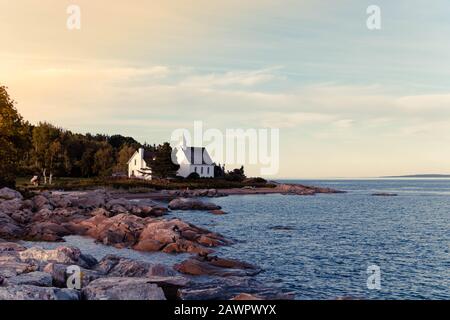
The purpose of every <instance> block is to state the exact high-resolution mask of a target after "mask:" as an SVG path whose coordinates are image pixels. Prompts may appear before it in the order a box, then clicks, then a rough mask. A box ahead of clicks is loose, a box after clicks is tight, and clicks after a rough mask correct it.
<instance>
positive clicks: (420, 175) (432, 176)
mask: <svg viewBox="0 0 450 320" xmlns="http://www.w3.org/2000/svg"><path fill="white" fill-rule="evenodd" d="M380 178H419V179H423V178H428V179H429V178H437V179H439V178H450V174H411V175H404V176H385V177H380Z"/></svg>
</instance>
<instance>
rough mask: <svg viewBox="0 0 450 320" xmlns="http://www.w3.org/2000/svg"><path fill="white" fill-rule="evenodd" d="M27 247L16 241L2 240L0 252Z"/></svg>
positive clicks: (20, 249)
mask: <svg viewBox="0 0 450 320" xmlns="http://www.w3.org/2000/svg"><path fill="white" fill-rule="evenodd" d="M26 249H27V248H25V247H24V246H21V245H20V244H18V243H15V242H0V254H4V253H8V252H18V251H24V250H26Z"/></svg>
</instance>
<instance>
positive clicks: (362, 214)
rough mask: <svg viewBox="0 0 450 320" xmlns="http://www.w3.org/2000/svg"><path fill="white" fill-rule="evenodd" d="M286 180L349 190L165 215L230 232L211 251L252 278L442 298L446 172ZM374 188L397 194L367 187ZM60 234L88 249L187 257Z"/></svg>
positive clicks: (357, 294)
mask: <svg viewBox="0 0 450 320" xmlns="http://www.w3.org/2000/svg"><path fill="white" fill-rule="evenodd" d="M290 182H293V181H290ZM295 182H299V183H304V184H309V185H316V186H328V187H332V188H336V189H339V190H344V191H348V193H346V194H329V195H316V196H283V195H265V196H261V195H260V196H230V197H224V198H216V199H212V200H213V201H214V202H215V203H217V204H219V205H221V206H222V207H223V208H224V210H225V211H227V212H229V214H228V215H224V216H213V215H211V214H210V213H207V212H198V211H192V212H173V213H172V215H174V216H179V217H181V218H182V219H184V220H187V221H190V222H192V223H194V224H197V225H199V226H204V227H207V228H209V229H211V230H213V231H216V232H220V233H222V234H224V235H225V236H228V237H231V238H234V239H236V240H237V241H238V242H237V243H236V244H234V245H232V246H230V247H222V248H218V249H217V253H218V254H219V255H222V256H227V257H232V258H237V259H241V260H245V261H248V262H252V263H255V264H257V265H259V266H261V267H263V268H264V269H265V272H263V273H261V274H260V275H258V278H259V280H261V281H263V282H264V283H265V284H267V285H270V286H276V287H278V288H279V289H280V290H282V291H285V292H294V293H295V295H296V298H297V299H335V298H337V297H349V296H350V297H354V298H368V299H450V255H449V250H450V247H449V246H450V232H449V231H450V180H411V179H404V180H332V181H324V180H321V181H312V180H309V181H295ZM374 192H394V193H397V194H398V195H399V196H397V197H373V196H371V194H372V193H374ZM68 240H69V241H68V242H69V244H73V245H76V246H78V247H80V248H81V249H82V250H83V252H86V253H90V254H93V255H95V256H96V257H97V258H101V257H102V256H103V255H105V254H107V253H115V254H117V253H119V254H120V255H123V256H127V257H131V258H134V259H140V260H147V261H158V262H166V263H174V262H175V261H179V260H180V259H183V258H186V256H172V255H166V254H150V253H137V252H135V251H133V250H127V249H125V250H117V249H114V248H111V247H105V246H101V245H96V244H94V243H93V241H92V240H86V239H82V238H79V237H69V238H68ZM374 264H375V265H378V266H379V267H380V268H381V290H368V289H367V285H366V283H367V267H368V266H370V265H374Z"/></svg>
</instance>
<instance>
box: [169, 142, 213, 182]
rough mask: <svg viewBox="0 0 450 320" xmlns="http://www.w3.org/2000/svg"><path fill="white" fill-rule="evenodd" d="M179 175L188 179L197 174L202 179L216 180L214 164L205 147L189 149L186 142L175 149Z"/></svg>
mask: <svg viewBox="0 0 450 320" xmlns="http://www.w3.org/2000/svg"><path fill="white" fill-rule="evenodd" d="M174 151H175V156H176V161H177V164H179V165H180V169H178V175H179V176H182V177H185V178H186V177H187V176H189V175H190V174H191V173H193V172H196V173H198V175H199V176H200V177H201V178H214V165H215V164H214V162H213V161H212V159H211V156H210V155H209V153H208V150H206V148H205V147H187V146H186V140H185V139H184V138H183V141H182V143H181V144H180V145H179V146H178V147H176V148H175V150H174Z"/></svg>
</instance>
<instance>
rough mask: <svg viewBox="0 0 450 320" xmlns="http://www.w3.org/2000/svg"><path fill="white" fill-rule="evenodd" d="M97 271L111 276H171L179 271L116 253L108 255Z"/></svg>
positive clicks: (97, 267)
mask: <svg viewBox="0 0 450 320" xmlns="http://www.w3.org/2000/svg"><path fill="white" fill-rule="evenodd" d="M95 270H96V271H99V272H101V273H102V274H104V275H108V276H111V277H149V276H159V277H171V276H175V275H176V274H177V273H176V272H175V271H174V270H173V269H171V268H169V267H167V266H165V265H162V264H151V263H148V262H143V261H135V260H131V259H127V258H122V257H119V256H116V255H106V256H105V257H103V259H102V260H100V262H99V263H98V265H97V266H96V267H95Z"/></svg>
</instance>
